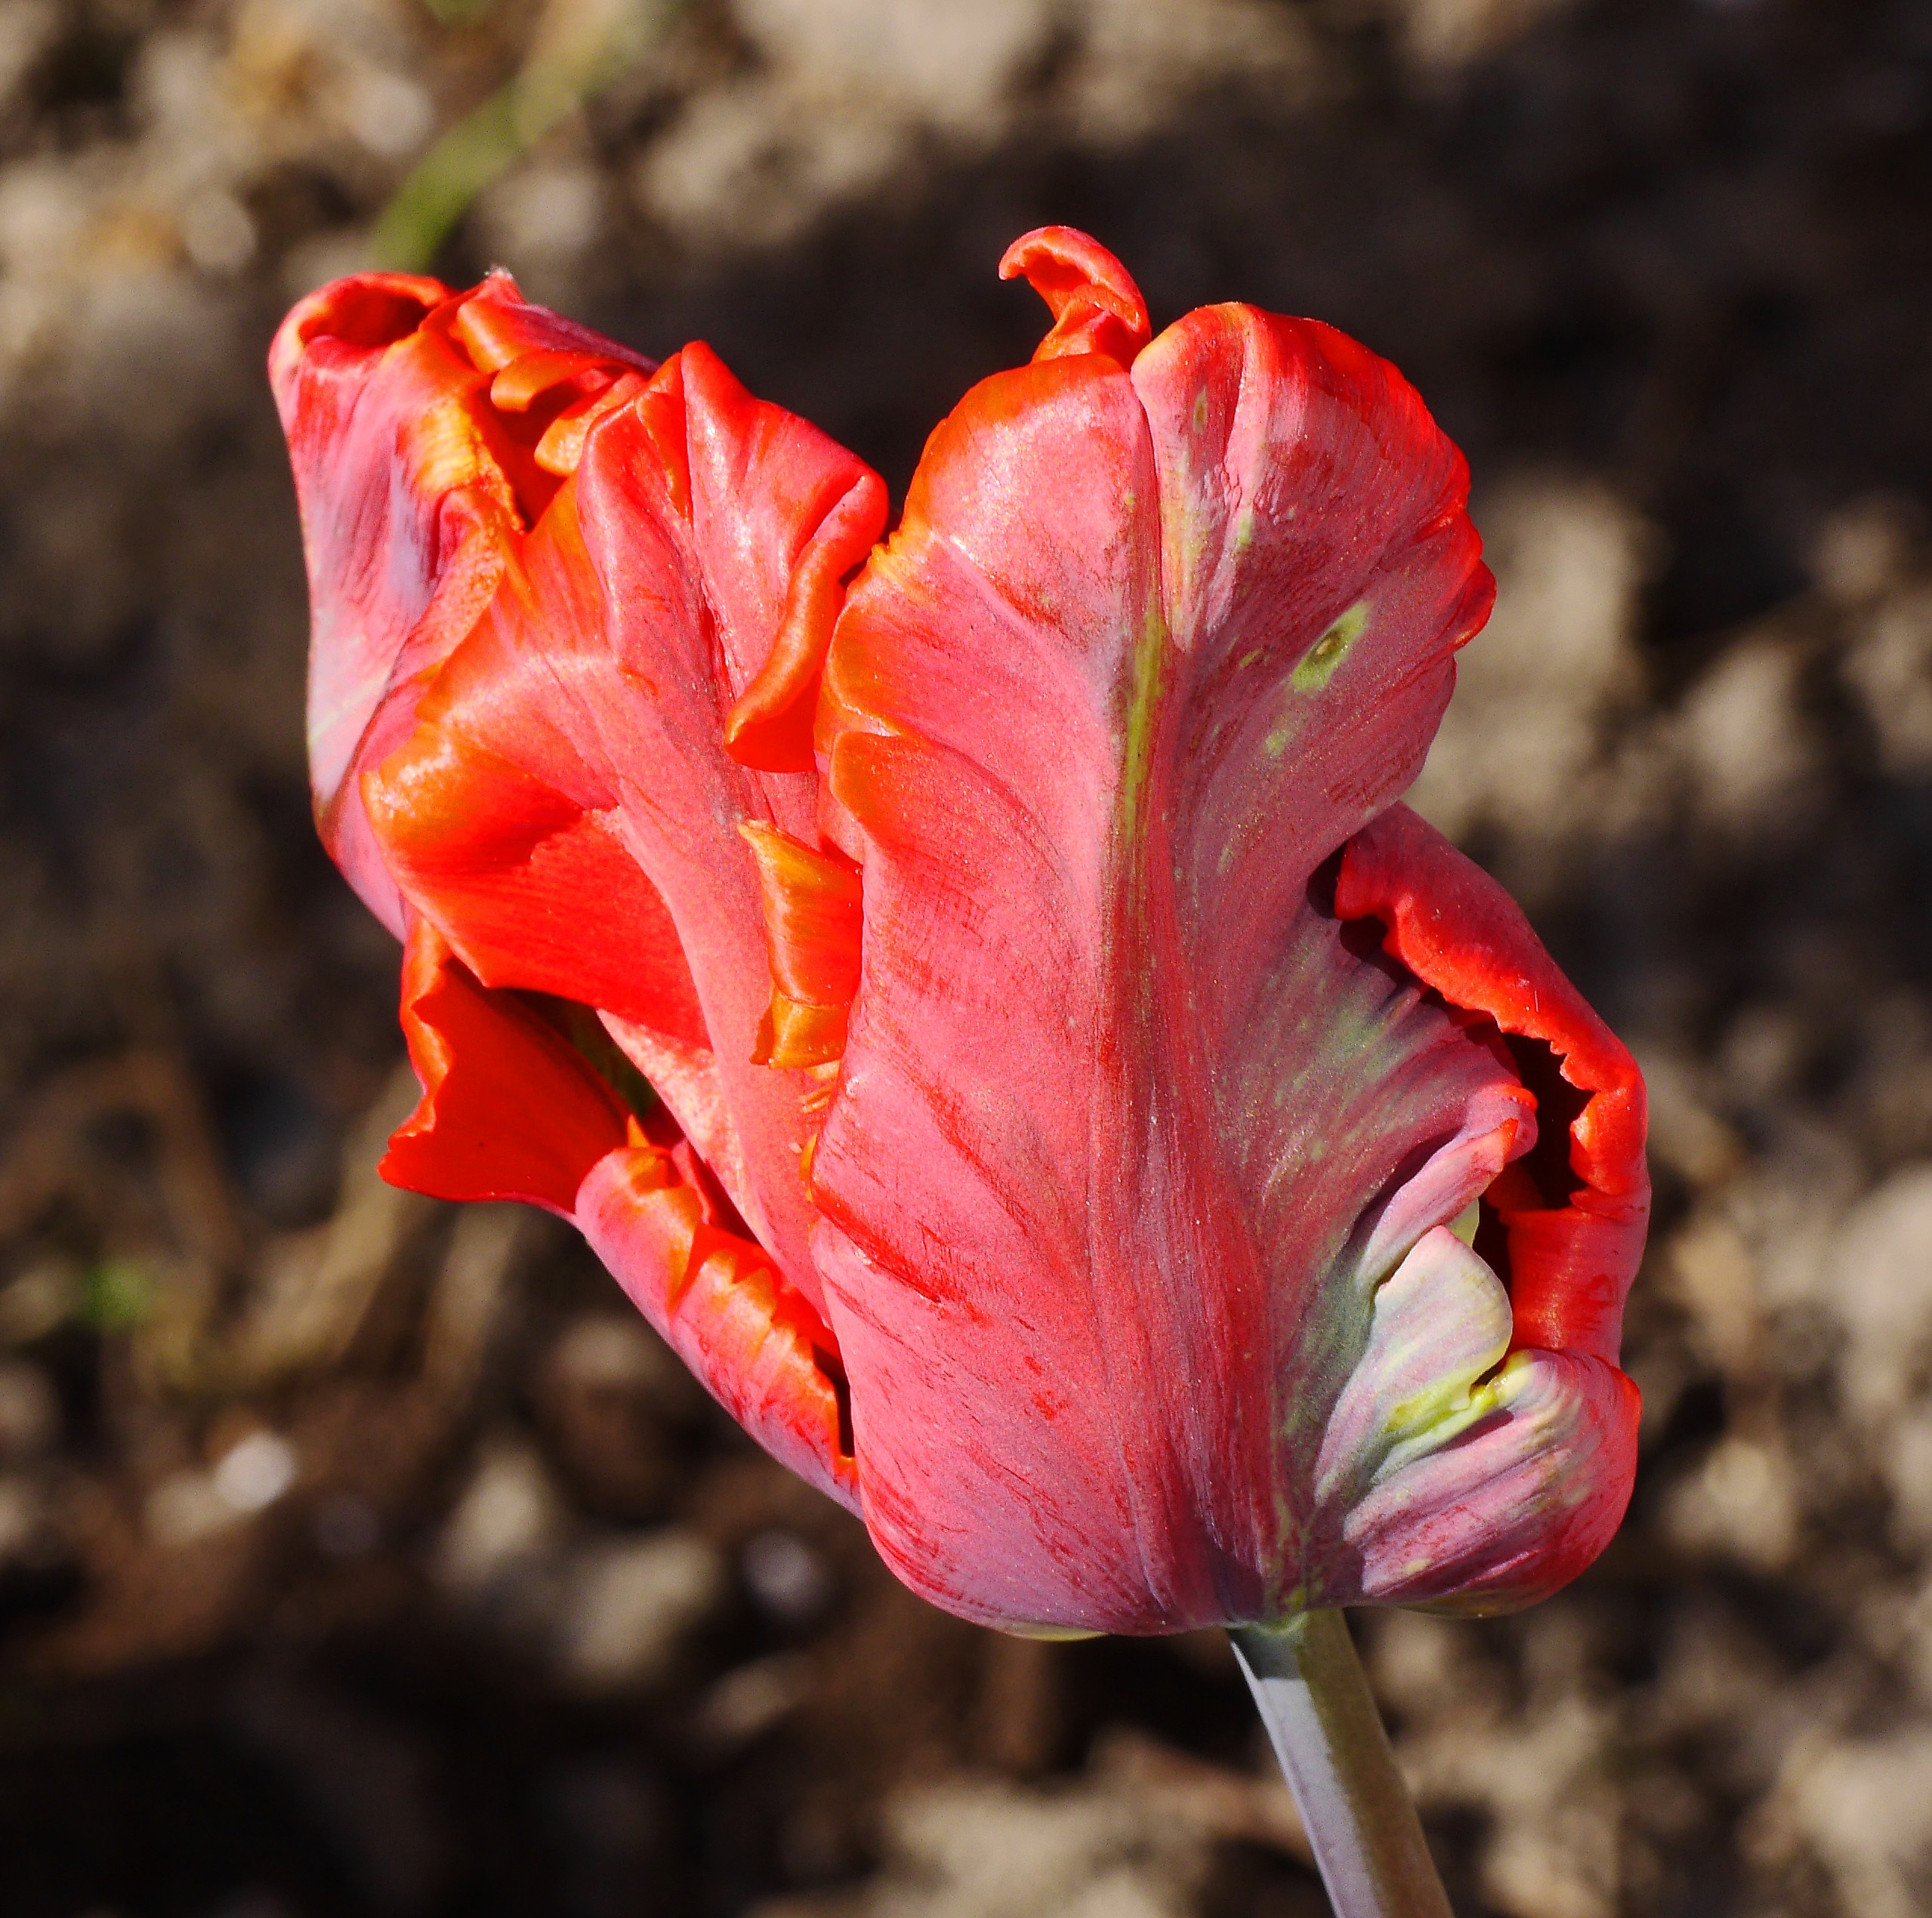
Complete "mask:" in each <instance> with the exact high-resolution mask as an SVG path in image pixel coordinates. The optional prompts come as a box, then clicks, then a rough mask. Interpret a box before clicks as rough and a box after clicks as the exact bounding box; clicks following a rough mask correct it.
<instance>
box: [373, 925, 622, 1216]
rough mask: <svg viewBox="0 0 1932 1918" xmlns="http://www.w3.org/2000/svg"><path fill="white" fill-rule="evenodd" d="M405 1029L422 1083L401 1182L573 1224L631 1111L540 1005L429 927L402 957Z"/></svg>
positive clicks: (397, 1156)
mask: <svg viewBox="0 0 1932 1918" xmlns="http://www.w3.org/2000/svg"><path fill="white" fill-rule="evenodd" d="M403 1037H404V1038H406V1040H407V1041H408V1043H409V1062H410V1063H411V1064H412V1065H414V1066H415V1068H416V1077H417V1078H418V1080H420V1081H421V1084H422V1088H423V1096H422V1099H421V1103H420V1104H419V1105H418V1106H417V1108H416V1109H415V1112H413V1113H412V1115H410V1117H409V1118H408V1119H407V1120H406V1121H404V1122H403V1124H402V1126H401V1127H399V1128H398V1130H397V1133H396V1134H395V1136H394V1137H393V1138H392V1139H390V1142H389V1151H388V1153H387V1156H386V1157H385V1158H384V1160H383V1161H382V1165H381V1173H382V1176H383V1177H384V1178H385V1179H387V1180H388V1181H389V1182H390V1184H391V1185H395V1186H407V1187H408V1188H409V1189H410V1190H411V1191H412V1192H427V1193H428V1194H430V1195H431V1197H433V1198H445V1199H523V1200H525V1201H528V1202H529V1204H532V1205H541V1206H543V1207H546V1208H547V1209H548V1210H550V1211H552V1212H558V1213H563V1214H564V1215H565V1216H566V1217H567V1216H569V1214H570V1213H571V1212H572V1210H573V1209H574V1208H575V1207H576V1198H577V1188H578V1186H579V1185H581V1184H582V1183H583V1179H584V1176H585V1173H588V1171H589V1170H590V1169H591V1167H592V1166H594V1164H597V1161H599V1160H600V1159H601V1158H603V1156H604V1155H605V1154H606V1152H610V1151H612V1150H613V1149H615V1148H616V1147H617V1146H621V1145H622V1144H623V1143H624V1142H625V1139H626V1138H627V1137H628V1136H629V1117H630V1115H629V1114H628V1112H627V1111H626V1109H625V1106H624V1105H623V1103H622V1101H621V1100H619V1099H618V1098H617V1096H616V1094H615V1093H613V1091H612V1090H611V1089H610V1086H609V1085H608V1084H606V1082H605V1081H603V1079H602V1078H600V1077H599V1076H598V1075H597V1072H595V1071H594V1069H593V1068H592V1067H591V1065H590V1064H589V1062H588V1061H587V1060H586V1059H585V1058H584V1056H582V1053H579V1052H578V1051H577V1050H576V1048H575V1047H573V1046H572V1044H570V1042H569V1040H568V1039H567V1038H565V1037H564V1036H563V1034H562V1033H560V1031H557V1028H555V1027H554V1026H553V1025H550V1024H549V1023H548V1022H546V1021H545V1019H543V1018H542V1016H541V1014H539V1013H538V1012H537V1011H536V1010H535V1009H534V1008H532V1007H530V1006H529V1005H527V1004H524V1003H523V1002H522V1001H519V1000H518V999H517V998H514V996H512V995H511V994H508V993H505V992H500V991H490V990H489V988H487V987H486V986H483V985H481V984H480V983H479V982H478V981H477V979H476V977H475V976H474V974H472V973H471V972H470V970H469V969H468V967H465V966H464V964H463V963H462V961H461V960H460V959H458V957H456V955H455V953H454V952H453V951H451V949H450V947H449V942H447V941H446V940H445V939H443V936H441V935H440V933H438V932H437V930H436V929H435V928H434V927H433V926H431V925H430V924H429V923H428V922H427V920H420V919H417V920H412V923H411V924H410V927H409V935H408V939H407V942H406V945H405V948H404V951H403Z"/></svg>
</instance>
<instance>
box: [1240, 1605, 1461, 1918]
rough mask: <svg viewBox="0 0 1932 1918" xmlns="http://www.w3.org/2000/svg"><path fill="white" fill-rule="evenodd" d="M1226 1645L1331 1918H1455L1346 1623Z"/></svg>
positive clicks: (1306, 1618) (1282, 1628)
mask: <svg viewBox="0 0 1932 1918" xmlns="http://www.w3.org/2000/svg"><path fill="white" fill-rule="evenodd" d="M1228 1636H1230V1638H1232V1639H1233V1641H1234V1651H1235V1656H1236V1657H1237V1658H1239V1660H1240V1661H1241V1669H1242V1673H1244V1674H1245V1676H1246V1678H1247V1680H1248V1688H1249V1689H1250V1690H1251V1691H1253V1693H1254V1694H1255V1704H1257V1705H1258V1706H1259V1707H1260V1708H1261V1721H1262V1722H1263V1723H1264V1725H1267V1728H1268V1738H1269V1740H1270V1743H1272V1744H1273V1746H1274V1748H1275V1756H1276V1757H1277V1758H1278V1759H1280V1760H1281V1768H1282V1772H1284V1773H1285V1774H1286V1775H1287V1778H1288V1787H1289V1790H1290V1791H1292V1793H1294V1794H1295V1805H1296V1808H1297V1809H1298V1810H1299V1811H1300V1812H1301V1822H1302V1824H1303V1825H1304V1827H1306V1828H1307V1833H1308V1842H1309V1843H1310V1845H1311V1846H1313V1848H1314V1852H1315V1862H1316V1864H1318V1865H1319V1866H1320V1867H1321V1870H1322V1882H1323V1883H1325V1884H1326V1886H1328V1888H1329V1902H1330V1903H1331V1904H1332V1905H1333V1906H1334V1907H1335V1918H1452V1913H1451V1912H1450V1910H1449V1899H1448V1898H1447V1897H1446V1895H1444V1893H1443V1881H1442V1880H1441V1879H1440V1878H1439V1877H1438V1876H1437V1875H1436V1867H1435V1864H1434V1861H1433V1860H1432V1859H1431V1858H1430V1856H1429V1848H1428V1846H1427V1845H1426V1844H1425V1843H1424V1842H1423V1838H1422V1826H1421V1821H1419V1820H1418V1818H1417V1817H1416V1815H1415V1805H1414V1804H1413V1803H1412V1802H1411V1801H1410V1799H1409V1788H1408V1787H1407V1786H1406V1785H1405V1784H1403V1781H1402V1774H1401V1773H1400V1772H1398V1771H1397V1769H1396V1765H1395V1754H1394V1753H1393V1752H1392V1751H1391V1750H1390V1749H1389V1738H1388V1734H1387V1732H1386V1731H1384V1730H1383V1729H1382V1721H1381V1718H1380V1716H1378V1714H1377V1713H1376V1710H1375V1700H1374V1699H1373V1698H1371V1697H1370V1696H1369V1682H1368V1680H1367V1679H1365V1678H1364V1677H1363V1675H1362V1662H1361V1661H1360V1660H1359V1659H1358V1658H1357V1657H1356V1655H1355V1646H1354V1644H1353V1642H1352V1641H1351V1640H1350V1637H1349V1636H1348V1625H1347V1621H1346V1620H1344V1618H1343V1617H1342V1615H1341V1613H1340V1612H1338V1611H1310V1612H1305V1613H1304V1614H1302V1615H1301V1617H1298V1618H1295V1619H1292V1620H1289V1623H1287V1624H1283V1625H1266V1626H1263V1625H1249V1626H1245V1627H1242V1628H1241V1629H1240V1630H1237V1631H1233V1632H1230V1633H1229V1635H1228Z"/></svg>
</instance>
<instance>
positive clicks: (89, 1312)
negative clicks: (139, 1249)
mask: <svg viewBox="0 0 1932 1918" xmlns="http://www.w3.org/2000/svg"><path fill="white" fill-rule="evenodd" d="M154 1306H155V1287H154V1281H153V1279H152V1278H150V1277H149V1275H148V1274H147V1272H146V1271H145V1270H144V1269H143V1268H142V1267H140V1266H137V1265H134V1264H133V1263H130V1262H129V1261H128V1260H125V1259H108V1260H103V1261H102V1263H100V1264H99V1265H97V1266H94V1267H93V1268H92V1269H91V1270H90V1271H89V1272H88V1275H87V1278H86V1281H85V1285H84V1287H83V1289H82V1297H81V1311H80V1316H81V1318H82V1321H84V1322H85V1324H89V1325H91V1326H92V1327H94V1330H95V1331H97V1332H128V1331H133V1329H134V1327H136V1326H137V1325H139V1324H141V1323H142V1322H143V1321H144V1320H145V1319H147V1318H148V1317H149V1316H150V1314H152V1312H153V1310H154Z"/></svg>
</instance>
